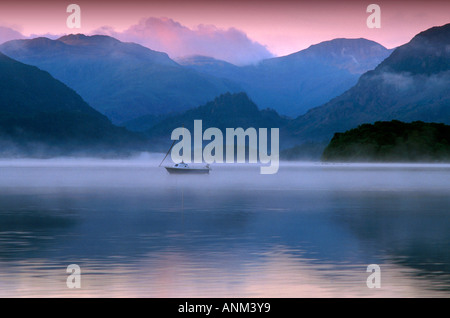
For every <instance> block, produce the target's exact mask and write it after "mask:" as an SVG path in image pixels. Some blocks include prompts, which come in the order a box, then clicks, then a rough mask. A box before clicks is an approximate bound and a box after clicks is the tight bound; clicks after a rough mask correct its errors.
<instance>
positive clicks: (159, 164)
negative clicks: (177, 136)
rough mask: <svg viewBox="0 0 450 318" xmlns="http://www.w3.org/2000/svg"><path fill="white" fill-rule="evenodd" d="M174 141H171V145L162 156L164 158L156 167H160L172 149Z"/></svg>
mask: <svg viewBox="0 0 450 318" xmlns="http://www.w3.org/2000/svg"><path fill="white" fill-rule="evenodd" d="M175 141H176V140H174V141H173V143H172V146H170V148H169V151H167V153H166V156H165V157H164V159H163V160H162V161H161V163H160V164H159V166H158V167H161V165H162V163H163V162H164V160H166V158H167V156H168V155H169V152H170V150H172V147H173V145H174V144H175Z"/></svg>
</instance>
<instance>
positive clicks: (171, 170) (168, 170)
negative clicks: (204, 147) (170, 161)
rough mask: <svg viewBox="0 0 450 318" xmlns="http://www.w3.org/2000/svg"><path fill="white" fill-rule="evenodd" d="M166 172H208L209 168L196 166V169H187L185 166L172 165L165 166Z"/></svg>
mask: <svg viewBox="0 0 450 318" xmlns="http://www.w3.org/2000/svg"><path fill="white" fill-rule="evenodd" d="M165 168H166V170H167V172H169V173H170V174H209V170H210V169H207V168H204V169H203V168H198V169H187V168H174V167H165Z"/></svg>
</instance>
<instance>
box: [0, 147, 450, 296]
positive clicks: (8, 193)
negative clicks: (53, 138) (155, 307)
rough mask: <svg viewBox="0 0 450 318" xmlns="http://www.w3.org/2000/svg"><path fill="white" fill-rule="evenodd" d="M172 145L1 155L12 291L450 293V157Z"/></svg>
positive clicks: (0, 213)
mask: <svg viewBox="0 0 450 318" xmlns="http://www.w3.org/2000/svg"><path fill="white" fill-rule="evenodd" d="M163 156H164V155H163V154H143V155H142V156H140V157H137V158H134V159H131V160H97V159H88V158H87V159H71V158H62V159H51V160H32V159H18V160H0V296H2V297H9V296H38V297H39V296H43V297H46V296H63V297H64V296H68V297H74V296H75V297H77V296H102V297H103V296H106V297H116V296H122V297H123V296H125V297H126V296H145V297H229V296H231V297H236V296H237V297H264V296H268V297H303V296H306V297H324V296H325V297H330V296H331V297H343V296H357V297H409V296H438V297H449V296H450V256H449V253H448V250H449V247H450V231H449V230H448V229H449V224H450V222H449V221H450V212H449V207H450V165H446V164H441V165H426V164H407V165H403V164H322V163H315V162H303V163H301V162H295V163H293V162H289V163H286V162H284V163H283V162H282V163H281V164H280V169H279V172H278V173H277V174H274V175H261V174H260V173H259V172H260V168H259V166H258V165H234V164H233V165H231V164H222V165H212V171H211V173H210V174H209V175H169V174H168V173H167V172H166V171H165V169H164V168H162V167H158V165H159V163H160V161H161V160H162V158H163ZM166 164H167V163H166ZM163 165H164V164H163ZM70 264H78V265H79V266H80V267H81V272H82V276H81V277H82V288H81V289H68V288H67V287H66V278H67V276H68V274H67V273H66V268H67V266H68V265H70ZM369 264H378V265H380V268H381V288H380V289H369V288H367V286H366V279H367V277H368V275H369V274H370V273H367V272H366V268H367V265H369Z"/></svg>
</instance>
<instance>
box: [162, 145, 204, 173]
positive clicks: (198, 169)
mask: <svg viewBox="0 0 450 318" xmlns="http://www.w3.org/2000/svg"><path fill="white" fill-rule="evenodd" d="M174 144H175V141H174V142H173V143H172V146H171V147H170V148H169V151H167V153H166V156H165V157H164V159H163V160H162V161H161V163H160V164H159V167H161V165H162V163H163V162H164V160H166V158H167V156H168V155H169V152H170V150H172V147H173V145H174ZM164 168H166V170H167V172H169V173H170V174H209V171H210V170H211V167H210V166H209V164H207V165H205V166H203V165H189V164H187V163H185V162H183V161H181V163H175V164H173V165H171V166H164Z"/></svg>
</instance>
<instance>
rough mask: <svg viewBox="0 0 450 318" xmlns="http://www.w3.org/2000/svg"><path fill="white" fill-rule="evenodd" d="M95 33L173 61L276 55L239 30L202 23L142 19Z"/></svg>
mask: <svg viewBox="0 0 450 318" xmlns="http://www.w3.org/2000/svg"><path fill="white" fill-rule="evenodd" d="M93 33H97V34H105V35H110V36H113V37H116V38H118V39H119V40H122V41H127V42H136V43H139V44H141V45H144V46H146V47H148V48H150V49H152V50H156V51H162V52H166V53H167V54H169V56H170V57H172V58H177V57H183V56H189V55H206V56H211V57H214V58H216V59H220V60H225V61H227V62H230V63H233V64H237V65H244V64H251V63H255V62H258V61H260V60H262V59H265V58H270V57H272V56H273V55H272V53H270V52H269V50H268V49H267V48H266V47H265V46H264V45H261V44H260V43H258V42H255V41H252V40H251V39H250V38H249V37H248V36H247V35H246V34H245V33H244V32H242V31H240V30H238V29H236V28H229V29H220V28H217V27H216V26H214V25H203V24H201V25H198V26H197V27H196V28H195V29H191V28H188V27H186V26H183V25H182V24H180V23H178V22H176V21H174V20H172V19H169V18H153V17H151V18H146V19H142V20H141V21H140V22H139V23H138V24H136V25H133V26H131V27H130V28H128V29H127V30H125V31H123V32H116V31H115V30H114V29H113V28H112V27H107V26H106V27H102V28H100V29H97V30H95V31H94V32H93Z"/></svg>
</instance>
